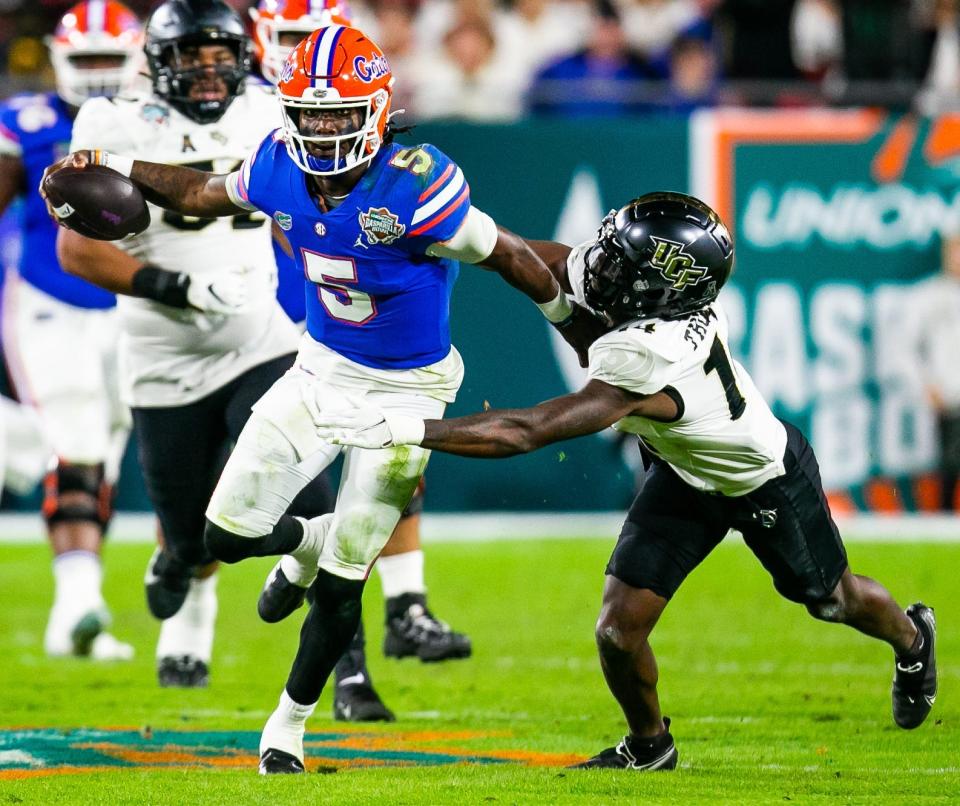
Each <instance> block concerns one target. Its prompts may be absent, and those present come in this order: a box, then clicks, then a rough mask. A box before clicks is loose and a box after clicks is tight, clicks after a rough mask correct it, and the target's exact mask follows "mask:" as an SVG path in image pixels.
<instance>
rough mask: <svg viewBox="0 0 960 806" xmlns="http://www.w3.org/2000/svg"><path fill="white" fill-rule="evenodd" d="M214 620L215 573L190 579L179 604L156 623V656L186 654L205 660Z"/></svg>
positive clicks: (211, 640) (207, 662)
mask: <svg viewBox="0 0 960 806" xmlns="http://www.w3.org/2000/svg"><path fill="white" fill-rule="evenodd" d="M216 620H217V574H213V575H212V576H209V577H207V578H206V579H193V580H191V581H190V590H189V591H188V592H187V598H186V599H185V600H184V602H183V607H181V608H180V609H179V610H178V611H177V613H176V615H174V616H171V617H170V618H168V619H166V620H165V621H164V622H163V623H162V624H161V626H160V640H159V641H157V658H158V659H159V658H168V657H179V656H181V655H189V656H190V657H192V658H197V659H198V660H202V661H203V662H204V663H206V664H209V663H210V656H211V655H212V653H213V630H214V625H215V622H216Z"/></svg>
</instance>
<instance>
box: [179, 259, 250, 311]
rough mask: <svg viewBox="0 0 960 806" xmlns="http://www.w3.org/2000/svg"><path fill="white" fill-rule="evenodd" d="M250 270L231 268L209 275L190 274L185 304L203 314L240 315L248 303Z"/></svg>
mask: <svg viewBox="0 0 960 806" xmlns="http://www.w3.org/2000/svg"><path fill="white" fill-rule="evenodd" d="M248 274H250V269H248V268H245V267H232V268H229V269H222V270H220V271H217V272H211V273H210V274H206V273H204V274H191V275H190V285H188V286H187V302H188V303H189V304H190V307H191V308H196V309H197V310H198V311H202V312H203V313H219V314H226V315H230V314H236V313H242V312H243V310H244V309H245V308H246V307H247V306H248V304H249V303H250V285H249V283H248V281H247V275H248Z"/></svg>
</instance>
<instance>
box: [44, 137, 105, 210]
mask: <svg viewBox="0 0 960 806" xmlns="http://www.w3.org/2000/svg"><path fill="white" fill-rule="evenodd" d="M93 164H94V159H93V152H91V151H74V152H72V153H71V154H67V156H65V157H64V158H63V159H60V160H57V161H56V162H55V163H53V165H48V166H47V167H46V168H45V169H44V171H43V176H42V177H40V197H41V198H42V199H43V202H44V204H46V205H47V213H48V214H49V216H50V217H51V218H52V219H53V220H54V221H57V222H58V223H59V219H58V218H57V214H56V213H55V212H54V211H53V207H52V206H51V205H50V201H49V200H48V199H47V194H46V192H45V191H44V189H43V186H44V184H45V183H46V181H47V177H48V176H50V175H51V174H55V173H56V172H57V171H60V170H62V169H64V168H86V167H87V166H88V165H93Z"/></svg>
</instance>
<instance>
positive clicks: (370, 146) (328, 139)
mask: <svg viewBox="0 0 960 806" xmlns="http://www.w3.org/2000/svg"><path fill="white" fill-rule="evenodd" d="M280 103H281V106H282V108H283V134H284V143H285V145H286V149H287V154H289V155H290V159H292V160H293V162H294V163H295V164H296V165H297V167H298V168H300V170H302V171H304V172H306V173H309V174H313V175H314V176H332V175H335V174H340V173H344V172H346V171H349V170H351V169H353V168H355V167H357V166H358V165H363V164H364V163H367V162H369V161H370V160H372V159H373V158H374V156H376V154H377V152H378V151H379V150H380V146H381V145H382V138H381V135H380V131H381V130H382V126H381V121H382V120H383V119H384V116H385V115H387V114H388V110H389V106H390V94H389V93H388V92H387V91H386V90H383V89H380V90H377V91H376V92H374V93H373V94H372V95H367V96H361V97H357V98H349V99H343V100H341V99H340V96H339V93H338V92H337V90H335V89H307V90H305V91H304V97H302V98H292V97H289V96H286V95H282V94H281V96H280ZM305 109H311V110H320V111H323V110H328V111H330V112H334V111H344V112H346V111H350V110H357V111H359V113H360V125H359V127H358V128H355V129H351V130H350V131H347V132H343V133H339V134H311V135H306V134H303V133H302V131H301V126H300V119H301V113H302V112H303V110H305ZM310 144H313V145H320V146H324V145H325V146H330V147H331V148H332V153H330V155H329V156H324V157H321V156H318V155H315V154H312V153H311V152H310V149H309V147H308V146H309V145H310Z"/></svg>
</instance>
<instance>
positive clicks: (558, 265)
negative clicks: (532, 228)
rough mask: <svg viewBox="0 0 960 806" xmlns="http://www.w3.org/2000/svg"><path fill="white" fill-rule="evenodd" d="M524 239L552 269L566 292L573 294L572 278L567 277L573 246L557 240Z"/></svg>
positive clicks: (551, 271) (552, 272)
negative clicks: (568, 258) (568, 259)
mask: <svg viewBox="0 0 960 806" xmlns="http://www.w3.org/2000/svg"><path fill="white" fill-rule="evenodd" d="M524 241H526V243H527V246H529V247H530V248H531V249H532V250H533V251H534V252H536V254H537V257H539V258H540V260H542V261H543V262H544V263H545V264H546V266H547V268H548V269H550V273H551V274H552V275H553V276H554V277H555V278H556V280H557V282H558V283H560V287H561V288H562V289H563V290H564V293H566V294H572V293H573V290H572V289H571V288H570V279H569V278H568V277H567V257H568V256H569V255H570V253H571V252H572V251H573V247H571V246H567V245H566V244H565V243H557V242H556V241H535V240H532V239H530V238H524Z"/></svg>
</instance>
